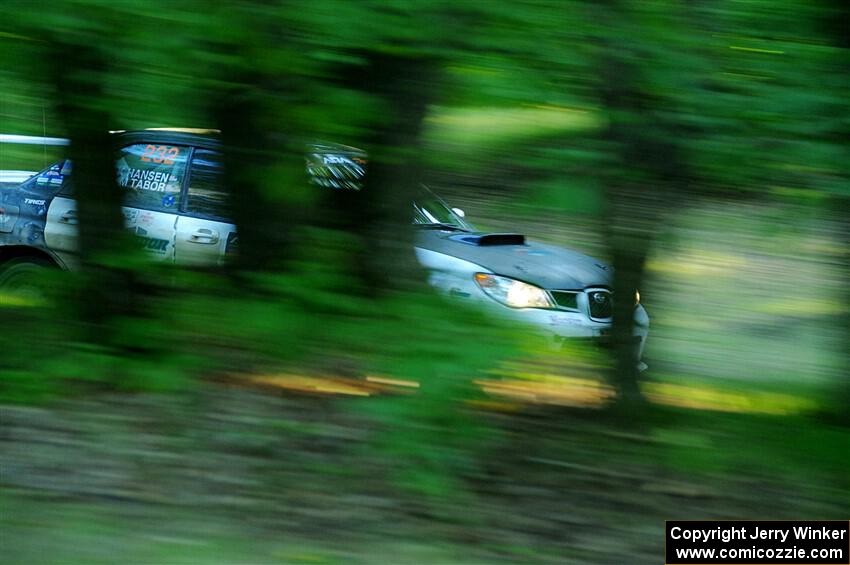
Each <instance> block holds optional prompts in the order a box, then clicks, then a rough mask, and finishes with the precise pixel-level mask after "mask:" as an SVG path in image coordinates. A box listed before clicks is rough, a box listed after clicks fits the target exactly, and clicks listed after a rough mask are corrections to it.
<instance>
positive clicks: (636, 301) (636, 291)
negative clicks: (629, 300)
mask: <svg viewBox="0 0 850 565" xmlns="http://www.w3.org/2000/svg"><path fill="white" fill-rule="evenodd" d="M638 304H640V291H639V290H635V306H637V305H638Z"/></svg>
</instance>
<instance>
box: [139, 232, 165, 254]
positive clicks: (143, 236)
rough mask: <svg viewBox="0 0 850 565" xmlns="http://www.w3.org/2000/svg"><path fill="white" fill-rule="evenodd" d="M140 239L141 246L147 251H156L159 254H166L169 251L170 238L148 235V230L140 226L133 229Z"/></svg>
mask: <svg viewBox="0 0 850 565" xmlns="http://www.w3.org/2000/svg"><path fill="white" fill-rule="evenodd" d="M131 231H132V232H133V233H134V234H135V235H136V237H137V238H138V241H139V247H140V248H141V249H144V250H145V251H149V252H151V253H156V254H157V255H165V253H166V252H167V251H168V240H167V239H160V238H157V237H148V230H146V229H144V228H140V227H136V229H134V230H131Z"/></svg>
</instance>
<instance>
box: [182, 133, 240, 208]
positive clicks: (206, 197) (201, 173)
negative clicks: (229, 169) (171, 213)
mask: <svg viewBox="0 0 850 565" xmlns="http://www.w3.org/2000/svg"><path fill="white" fill-rule="evenodd" d="M229 203H230V199H229V197H228V194H227V191H226V190H225V189H224V181H223V178H222V166H221V155H220V154H219V153H218V152H217V151H210V150H209V149H195V152H194V153H193V154H192V165H191V171H190V174H189V200H188V202H187V204H186V212H188V213H190V214H193V215H198V216H204V217H211V218H216V219H226V218H228V217H229V215H230V214H229V213H228V212H229V210H228V208H229Z"/></svg>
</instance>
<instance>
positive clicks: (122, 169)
mask: <svg viewBox="0 0 850 565" xmlns="http://www.w3.org/2000/svg"><path fill="white" fill-rule="evenodd" d="M188 155H189V149H188V148H187V147H183V146H180V145H161V144H149V143H139V144H136V145H128V146H127V147H124V148H123V149H121V150H120V151H119V152H118V156H117V158H116V161H115V171H116V174H117V178H118V184H119V185H120V186H121V187H122V188H123V189H124V190H125V191H126V194H125V197H124V205H125V206H131V207H133V208H144V209H146V210H156V211H160V212H174V213H177V209H178V207H179V206H180V190H181V188H182V186H183V178H184V176H185V175H186V159H187V157H188Z"/></svg>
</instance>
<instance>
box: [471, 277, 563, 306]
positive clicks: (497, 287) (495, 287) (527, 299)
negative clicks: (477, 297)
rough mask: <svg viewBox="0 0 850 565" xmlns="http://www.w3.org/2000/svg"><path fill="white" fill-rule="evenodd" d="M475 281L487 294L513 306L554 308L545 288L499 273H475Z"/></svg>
mask: <svg viewBox="0 0 850 565" xmlns="http://www.w3.org/2000/svg"><path fill="white" fill-rule="evenodd" d="M475 282H476V283H477V284H478V286H480V287H481V290H483V291H484V292H485V293H487V295H489V296H490V297H491V298H494V299H495V300H497V301H498V302H501V303H502V304H504V305H505V306H510V307H511V308H554V307H555V305H554V304H553V303H552V299H551V298H549V295H548V294H547V293H546V291H545V290H543V289H542V288H540V287H539V286H534V285H533V284H528V283H524V282H522V281H518V280H516V279H511V278H508V277H500V276H499V275H488V274H486V273H475Z"/></svg>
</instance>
